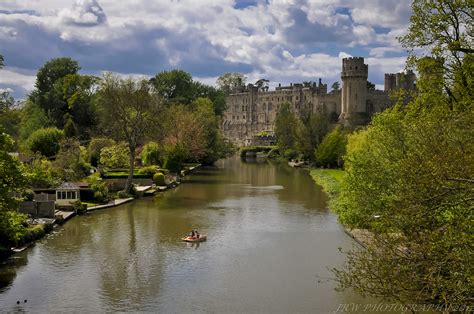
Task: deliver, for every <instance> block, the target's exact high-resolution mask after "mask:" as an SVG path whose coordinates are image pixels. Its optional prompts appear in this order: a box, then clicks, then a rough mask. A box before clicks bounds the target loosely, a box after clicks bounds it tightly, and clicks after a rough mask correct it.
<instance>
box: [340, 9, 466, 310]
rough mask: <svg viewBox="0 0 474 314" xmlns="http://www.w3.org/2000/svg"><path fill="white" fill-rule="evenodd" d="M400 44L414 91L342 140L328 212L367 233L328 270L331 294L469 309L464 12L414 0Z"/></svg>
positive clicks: (406, 303) (452, 308)
mask: <svg viewBox="0 0 474 314" xmlns="http://www.w3.org/2000/svg"><path fill="white" fill-rule="evenodd" d="M412 7H413V15H412V17H411V24H410V28H409V31H408V33H407V35H406V36H404V37H403V38H402V39H401V40H402V43H403V44H404V45H405V46H406V47H408V48H411V49H417V48H421V49H422V50H423V51H424V56H422V57H418V56H415V55H412V56H411V62H412V64H416V65H417V66H418V71H419V73H420V77H419V79H418V81H417V87H418V91H417V94H415V95H414V99H413V100H412V101H411V102H410V103H409V104H408V105H407V106H401V105H399V106H396V107H394V108H392V109H390V110H386V111H384V112H383V113H381V114H379V115H376V116H375V118H374V120H373V122H372V123H371V125H370V126H369V127H368V128H367V129H366V130H361V131H359V132H357V133H356V134H355V135H352V136H350V138H349V143H348V149H347V154H346V156H345V168H346V175H345V179H344V182H343V184H342V187H341V190H340V194H339V196H338V197H337V198H336V199H335V200H333V201H332V205H331V206H332V207H333V208H334V209H335V210H336V211H337V212H338V213H339V217H340V219H341V221H342V222H344V223H345V224H346V225H348V226H350V227H352V228H367V229H369V230H371V231H372V232H373V234H374V237H373V240H372V241H371V242H370V243H368V247H367V249H366V250H353V251H351V252H349V253H348V260H347V263H346V265H345V267H344V268H342V269H335V270H334V271H335V274H336V278H337V279H338V281H339V284H340V286H339V288H342V289H345V288H352V289H355V290H356V291H358V292H360V293H362V294H370V295H374V296H378V297H382V298H385V299H392V300H397V301H398V302H401V303H402V304H405V305H407V307H408V309H411V310H412V311H414V310H415V309H413V308H410V306H409V304H413V303H418V304H434V305H436V306H439V309H441V310H445V311H455V310H456V309H458V310H459V309H461V311H462V309H463V308H464V310H466V311H468V310H467V309H466V306H471V307H472V306H474V302H473V299H472V292H473V291H474V281H473V278H474V265H473V263H472V259H473V252H474V246H473V243H474V232H473V228H472V226H473V225H474V216H473V210H472V209H473V208H474V199H473V198H472V195H473V194H474V158H473V156H474V144H473V141H472V138H474V124H473V121H474V110H473V107H472V106H473V94H474V85H473V82H474V80H473V76H472V73H473V71H472V70H473V69H472V67H473V65H472V64H473V62H472V61H473V60H472V53H473V52H474V50H473V46H472V44H473V38H472V36H473V32H472V31H473V29H472V27H473V21H472V17H473V6H472V1H468V0H455V1H451V0H449V1H448V0H435V1H429V0H414V1H413V5H412Z"/></svg>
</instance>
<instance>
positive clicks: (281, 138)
mask: <svg viewBox="0 0 474 314" xmlns="http://www.w3.org/2000/svg"><path fill="white" fill-rule="evenodd" d="M296 126H297V119H296V117H295V115H294V113H293V112H291V109H290V104H289V103H283V104H282V105H281V107H280V109H279V110H278V116H277V118H276V120H275V136H276V139H277V144H278V148H279V149H280V153H283V154H284V153H285V151H288V150H294V149H295V144H296V142H295V140H296V136H295V132H296Z"/></svg>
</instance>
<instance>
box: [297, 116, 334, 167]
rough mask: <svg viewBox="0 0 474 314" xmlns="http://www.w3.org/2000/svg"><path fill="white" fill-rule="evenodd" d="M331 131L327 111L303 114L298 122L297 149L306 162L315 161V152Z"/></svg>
mask: <svg viewBox="0 0 474 314" xmlns="http://www.w3.org/2000/svg"><path fill="white" fill-rule="evenodd" d="M328 130H329V117H328V116H327V114H326V112H325V111H318V112H316V113H313V112H309V113H303V114H302V115H301V117H300V119H299V120H298V122H297V127H296V147H297V149H298V152H299V153H300V154H302V155H303V157H304V158H305V159H306V160H314V150H315V149H316V147H318V146H319V144H320V143H321V142H322V140H323V138H324V136H325V135H326V134H327V132H328Z"/></svg>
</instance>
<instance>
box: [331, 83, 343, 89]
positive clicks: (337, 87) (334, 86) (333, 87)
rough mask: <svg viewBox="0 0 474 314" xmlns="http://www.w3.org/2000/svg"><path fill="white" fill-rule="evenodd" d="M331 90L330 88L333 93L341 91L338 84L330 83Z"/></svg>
mask: <svg viewBox="0 0 474 314" xmlns="http://www.w3.org/2000/svg"><path fill="white" fill-rule="evenodd" d="M331 88H332V90H333V91H338V90H340V89H341V87H340V85H339V82H334V83H332V85H331Z"/></svg>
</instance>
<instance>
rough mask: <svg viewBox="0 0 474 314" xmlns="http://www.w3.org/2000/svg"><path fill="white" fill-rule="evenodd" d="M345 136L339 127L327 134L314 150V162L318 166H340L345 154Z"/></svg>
mask: <svg viewBox="0 0 474 314" xmlns="http://www.w3.org/2000/svg"><path fill="white" fill-rule="evenodd" d="M346 145H347V136H346V134H344V132H343V131H342V128H341V127H340V126H337V127H336V128H335V129H333V130H332V131H331V132H329V133H328V134H327V135H326V136H325V137H324V139H323V140H322V142H321V144H320V145H319V146H318V147H317V148H316V150H315V152H314V155H315V161H316V163H317V165H319V166H323V167H326V166H329V167H337V166H341V165H342V156H344V154H345V153H346Z"/></svg>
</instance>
